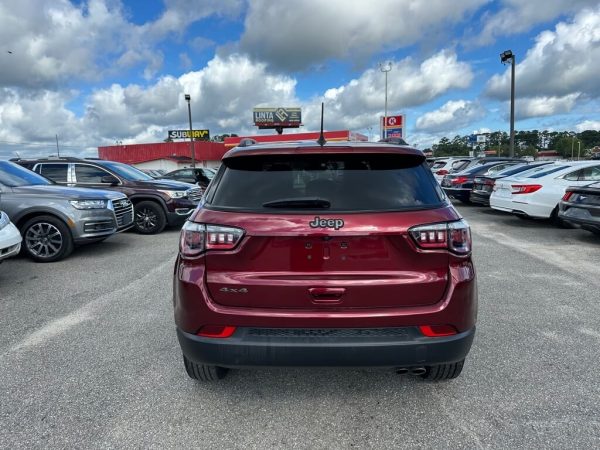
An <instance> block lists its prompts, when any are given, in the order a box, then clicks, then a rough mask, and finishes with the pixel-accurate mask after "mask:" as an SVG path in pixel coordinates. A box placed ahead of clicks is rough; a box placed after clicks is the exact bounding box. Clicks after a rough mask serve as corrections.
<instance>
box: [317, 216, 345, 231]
mask: <svg viewBox="0 0 600 450" xmlns="http://www.w3.org/2000/svg"><path fill="white" fill-rule="evenodd" d="M308 225H309V226H310V227H311V228H333V229H334V230H339V229H340V228H342V227H343V226H344V221H343V220H342V219H321V218H320V217H319V216H315V218H314V219H313V221H312V222H308Z"/></svg>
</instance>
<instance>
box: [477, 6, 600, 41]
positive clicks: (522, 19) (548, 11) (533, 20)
mask: <svg viewBox="0 0 600 450" xmlns="http://www.w3.org/2000/svg"><path fill="white" fill-rule="evenodd" d="M503 4H504V6H503V7H502V8H501V9H500V10H499V11H498V12H497V13H494V14H486V15H485V16H484V20H483V22H484V25H483V30H482V31H481V34H480V35H479V37H478V38H477V42H478V43H479V44H482V45H483V44H489V43H491V42H493V41H494V40H496V39H497V38H498V37H499V36H507V35H513V34H518V33H522V32H525V31H528V30H530V29H531V28H533V27H534V26H535V25H537V24H540V23H545V22H548V21H550V20H553V19H556V18H557V17H559V16H561V15H563V14H570V13H576V12H577V11H580V10H581V9H582V8H585V7H594V6H595V5H597V4H598V0H526V1H524V0H504V1H503Z"/></svg>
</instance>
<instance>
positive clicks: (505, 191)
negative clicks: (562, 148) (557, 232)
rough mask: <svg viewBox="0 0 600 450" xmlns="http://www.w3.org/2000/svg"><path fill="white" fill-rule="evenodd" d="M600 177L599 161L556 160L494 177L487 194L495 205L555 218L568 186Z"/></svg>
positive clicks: (505, 208)
mask: <svg viewBox="0 0 600 450" xmlns="http://www.w3.org/2000/svg"><path fill="white" fill-rule="evenodd" d="M593 181H600V161H557V162H555V163H553V164H548V165H545V166H540V167H537V168H535V169H532V170H528V171H526V172H521V173H520V174H519V176H518V177H517V176H515V177H507V178H502V179H500V180H497V181H496V184H495V185H494V190H493V192H492V195H491V197H490V206H491V207H492V208H494V209H497V210H500V211H505V212H511V213H515V214H520V215H525V216H529V217H536V218H541V219H549V218H552V219H554V218H556V217H557V214H558V203H559V202H560V199H561V198H562V196H563V195H564V194H565V189H566V188H567V187H569V186H581V185H585V184H589V183H591V182H593Z"/></svg>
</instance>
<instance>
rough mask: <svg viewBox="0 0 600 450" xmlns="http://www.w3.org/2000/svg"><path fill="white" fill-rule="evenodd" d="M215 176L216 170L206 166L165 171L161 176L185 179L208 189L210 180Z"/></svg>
mask: <svg viewBox="0 0 600 450" xmlns="http://www.w3.org/2000/svg"><path fill="white" fill-rule="evenodd" d="M214 176H215V172H213V171H212V170H211V169H207V168H204V167H196V168H195V169H193V168H191V167H189V168H187V169H177V170H174V171H172V172H168V173H165V174H164V175H162V176H161V178H163V179H165V178H166V179H169V180H177V181H184V182H186V183H191V184H198V186H200V187H201V188H203V189H206V188H207V186H208V185H209V183H210V180H212V179H213V177H214Z"/></svg>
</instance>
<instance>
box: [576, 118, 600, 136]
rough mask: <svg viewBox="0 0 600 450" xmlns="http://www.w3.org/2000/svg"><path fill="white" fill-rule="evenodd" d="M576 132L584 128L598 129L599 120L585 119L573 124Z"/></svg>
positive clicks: (599, 128) (599, 126) (599, 129)
mask: <svg viewBox="0 0 600 450" xmlns="http://www.w3.org/2000/svg"><path fill="white" fill-rule="evenodd" d="M575 129H576V130H577V132H579V133H581V132H582V131H585V130H595V131H600V120H585V121H583V122H581V123H578V124H577V125H576V126H575Z"/></svg>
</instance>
